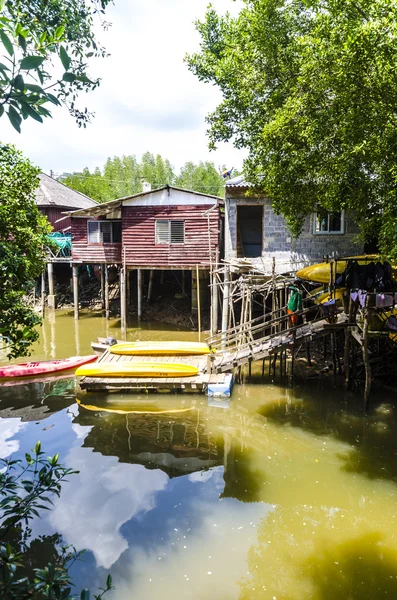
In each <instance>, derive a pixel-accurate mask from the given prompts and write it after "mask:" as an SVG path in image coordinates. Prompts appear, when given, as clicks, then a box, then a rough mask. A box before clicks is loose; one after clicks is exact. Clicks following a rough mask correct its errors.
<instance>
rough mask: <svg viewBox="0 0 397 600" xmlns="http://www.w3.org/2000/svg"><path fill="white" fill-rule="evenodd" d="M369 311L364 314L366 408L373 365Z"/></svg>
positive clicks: (363, 349)
mask: <svg viewBox="0 0 397 600" xmlns="http://www.w3.org/2000/svg"><path fill="white" fill-rule="evenodd" d="M368 328H369V324H368V311H366V313H365V316H364V326H363V346H362V352H363V361H364V366H365V389H364V408H365V410H367V409H368V406H369V396H370V393H371V380H372V377H371V365H370V362H369V352H368Z"/></svg>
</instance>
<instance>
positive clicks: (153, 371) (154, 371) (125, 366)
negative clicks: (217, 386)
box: [76, 362, 199, 377]
mask: <svg viewBox="0 0 397 600" xmlns="http://www.w3.org/2000/svg"><path fill="white" fill-rule="evenodd" d="M198 372H199V370H198V369H197V367H191V366H190V365H182V364H178V363H157V362H152V363H151V362H141V363H139V362H134V363H123V362H122V363H120V362H119V363H117V362H116V363H95V364H93V365H86V366H83V367H79V368H78V369H77V371H76V375H77V377H193V376H194V375H197V374H198Z"/></svg>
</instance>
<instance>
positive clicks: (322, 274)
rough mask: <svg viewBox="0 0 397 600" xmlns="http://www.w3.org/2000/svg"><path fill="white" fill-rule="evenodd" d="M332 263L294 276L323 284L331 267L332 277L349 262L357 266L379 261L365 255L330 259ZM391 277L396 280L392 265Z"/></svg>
mask: <svg viewBox="0 0 397 600" xmlns="http://www.w3.org/2000/svg"><path fill="white" fill-rule="evenodd" d="M332 260H333V262H323V263H318V264H316V265H310V266H309V267H304V268H303V269H300V270H299V271H297V273H296V276H297V277H299V279H305V280H306V281H313V282H314V283H325V284H328V283H329V282H330V277H331V265H333V266H332V272H333V276H334V278H335V276H337V275H341V274H342V273H343V272H344V271H345V270H346V267H347V265H348V262H349V261H352V260H354V261H357V262H358V264H359V265H366V264H368V263H370V262H376V261H378V260H380V256H379V255H377V254H366V255H363V256H346V257H343V258H337V259H332ZM392 270H393V277H394V278H396V275H397V267H396V265H392Z"/></svg>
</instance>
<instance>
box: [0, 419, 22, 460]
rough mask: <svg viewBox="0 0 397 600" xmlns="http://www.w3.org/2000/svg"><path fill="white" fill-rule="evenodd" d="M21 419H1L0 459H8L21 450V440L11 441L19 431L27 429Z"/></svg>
mask: <svg viewBox="0 0 397 600" xmlns="http://www.w3.org/2000/svg"><path fill="white" fill-rule="evenodd" d="M25 427H26V423H22V421H21V419H0V457H1V458H7V457H8V456H10V455H11V454H13V453H14V452H18V450H19V440H11V439H10V438H12V437H14V436H15V435H16V434H17V433H18V432H19V431H21V430H22V429H25Z"/></svg>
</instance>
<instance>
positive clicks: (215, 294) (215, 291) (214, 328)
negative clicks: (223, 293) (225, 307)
mask: <svg viewBox="0 0 397 600" xmlns="http://www.w3.org/2000/svg"><path fill="white" fill-rule="evenodd" d="M211 297H212V306H211V309H212V332H211V334H212V335H216V334H217V333H218V286H217V285H216V277H215V274H213V275H212V294H211Z"/></svg>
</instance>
